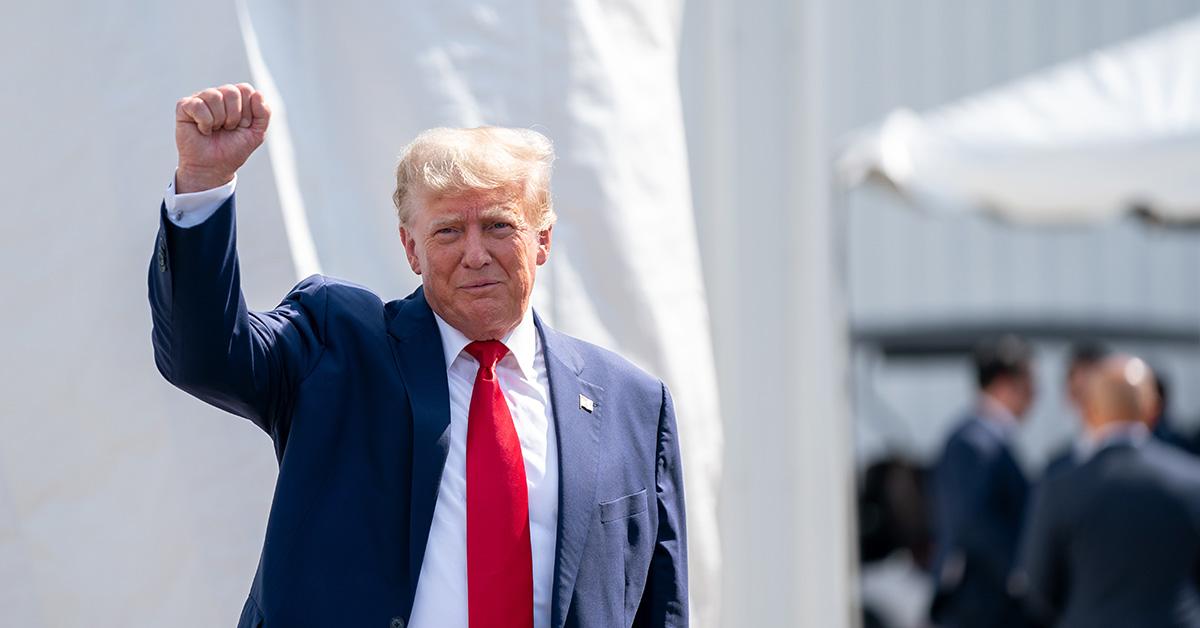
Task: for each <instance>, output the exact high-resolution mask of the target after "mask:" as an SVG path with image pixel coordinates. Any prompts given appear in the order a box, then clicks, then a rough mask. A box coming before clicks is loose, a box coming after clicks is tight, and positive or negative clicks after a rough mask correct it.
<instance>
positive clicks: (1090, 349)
mask: <svg viewBox="0 0 1200 628" xmlns="http://www.w3.org/2000/svg"><path fill="white" fill-rule="evenodd" d="M1108 354H1109V350H1108V347H1106V346H1104V345H1103V344H1101V343H1099V342H1097V341H1094V340H1089V341H1084V342H1078V343H1076V344H1075V345H1074V346H1072V347H1071V357H1070V358H1069V361H1068V362H1067V378H1066V382H1065V383H1066V392H1067V401H1068V403H1069V405H1070V407H1071V410H1072V411H1073V412H1075V413H1076V418H1074V419H1073V420H1074V421H1076V422H1078V421H1080V420H1082V419H1081V417H1080V416H1079V415H1080V413H1081V412H1082V410H1080V408H1081V407H1082V403H1083V395H1084V387H1085V386H1086V382H1087V381H1088V377H1089V376H1091V374H1092V373H1093V372H1094V371H1095V370H1096V369H1097V368H1099V367H1100V365H1101V364H1102V363H1103V362H1104V359H1105V358H1106V357H1108ZM1080 438H1082V436H1081V437H1080ZM1079 442H1080V439H1079V438H1077V439H1076V440H1075V441H1073V442H1072V443H1070V444H1069V445H1066V446H1064V447H1063V448H1062V449H1061V450H1060V451H1059V452H1058V453H1056V454H1054V455H1053V456H1051V458H1050V462H1049V463H1047V464H1046V470H1045V471H1044V472H1043V474H1042V475H1043V477H1049V476H1051V475H1053V474H1055V473H1059V472H1061V471H1064V470H1066V469H1069V468H1070V467H1071V466H1073V465H1074V464H1075V460H1076V449H1077V448H1078V447H1079Z"/></svg>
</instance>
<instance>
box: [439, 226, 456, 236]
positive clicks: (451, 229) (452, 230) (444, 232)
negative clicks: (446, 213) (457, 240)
mask: <svg viewBox="0 0 1200 628" xmlns="http://www.w3.org/2000/svg"><path fill="white" fill-rule="evenodd" d="M457 231H458V230H457V229H455V228H454V227H442V228H441V229H438V230H437V231H434V233H436V234H437V235H450V234H453V233H455V232H457Z"/></svg>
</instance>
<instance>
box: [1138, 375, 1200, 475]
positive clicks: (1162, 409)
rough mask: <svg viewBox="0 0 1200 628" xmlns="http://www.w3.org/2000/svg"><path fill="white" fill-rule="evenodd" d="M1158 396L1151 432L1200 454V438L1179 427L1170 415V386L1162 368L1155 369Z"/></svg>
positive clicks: (1176, 445) (1153, 410) (1195, 453)
mask: <svg viewBox="0 0 1200 628" xmlns="http://www.w3.org/2000/svg"><path fill="white" fill-rule="evenodd" d="M1153 374H1154V386H1155V392H1156V396H1155V399H1154V407H1153V409H1152V410H1151V411H1150V412H1151V416H1152V417H1154V419H1153V422H1152V423H1151V425H1152V427H1151V430H1150V433H1151V434H1152V435H1153V436H1154V438H1157V439H1158V440H1160V441H1162V442H1164V443H1167V444H1168V445H1174V446H1175V447H1178V448H1180V449H1182V450H1184V451H1186V452H1188V453H1189V454H1192V455H1193V456H1196V455H1200V439H1197V435H1196V434H1187V433H1184V432H1183V431H1181V430H1180V429H1179V426H1178V425H1176V424H1175V421H1174V420H1172V418H1171V415H1170V407H1171V406H1170V397H1169V396H1168V395H1169V394H1170V390H1171V389H1170V386H1169V385H1168V384H1167V381H1166V376H1165V375H1164V374H1163V371H1162V370H1160V369H1153Z"/></svg>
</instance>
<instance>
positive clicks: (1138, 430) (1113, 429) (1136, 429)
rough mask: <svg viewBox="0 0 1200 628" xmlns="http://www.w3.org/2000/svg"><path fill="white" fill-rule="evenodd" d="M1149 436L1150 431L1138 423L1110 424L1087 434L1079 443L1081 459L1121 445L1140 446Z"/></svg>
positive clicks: (1122, 422)
mask: <svg viewBox="0 0 1200 628" xmlns="http://www.w3.org/2000/svg"><path fill="white" fill-rule="evenodd" d="M1149 436H1150V430H1149V429H1147V428H1146V426H1145V424H1143V423H1141V422H1138V421H1121V422H1117V423H1110V424H1108V425H1105V426H1104V427H1101V428H1099V429H1097V430H1095V431H1091V432H1087V433H1086V434H1085V436H1084V438H1083V439H1081V441H1080V448H1081V449H1082V451H1079V452H1078V453H1080V454H1082V455H1081V457H1082V458H1083V459H1087V458H1090V457H1091V456H1094V455H1096V453H1097V452H1099V451H1101V450H1103V449H1106V448H1108V447H1111V446H1113V445H1117V444H1121V443H1129V444H1131V445H1140V444H1141V443H1142V442H1144V441H1145V440H1146V439H1147V438H1148V437H1149Z"/></svg>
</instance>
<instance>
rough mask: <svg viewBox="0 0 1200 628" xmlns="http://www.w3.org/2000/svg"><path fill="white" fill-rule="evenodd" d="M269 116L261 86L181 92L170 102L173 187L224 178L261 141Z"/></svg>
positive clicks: (196, 186) (184, 188) (190, 188)
mask: <svg viewBox="0 0 1200 628" xmlns="http://www.w3.org/2000/svg"><path fill="white" fill-rule="evenodd" d="M270 120H271V108H270V107H268V106H267V103H266V101H264V100H263V95H262V92H259V91H257V90H255V89H254V87H252V86H251V85H249V84H247V83H238V84H237V85H228V84H227V85H222V86H220V87H210V88H208V89H206V90H203V91H199V92H196V93H195V94H192V95H191V96H188V97H186V98H180V99H179V101H178V102H176V103H175V146H176V147H177V148H178V149H179V169H178V170H176V172H175V191H176V192H177V193H179V194H186V193H188V192H199V191H201V190H208V189H211V188H215V187H220V186H222V185H225V184H226V183H229V181H231V180H232V179H233V175H234V174H235V173H237V171H238V168H241V167H242V164H244V163H246V159H247V158H249V157H250V153H253V152H254V149H256V148H258V147H259V146H260V145H261V144H262V143H263V138H264V137H266V133H267V124H268V123H269V122H270Z"/></svg>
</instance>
